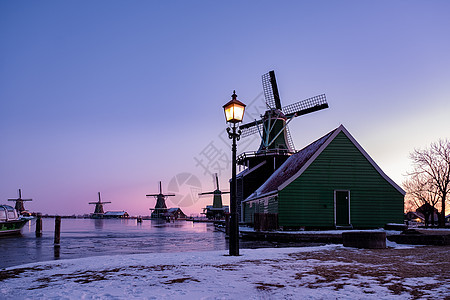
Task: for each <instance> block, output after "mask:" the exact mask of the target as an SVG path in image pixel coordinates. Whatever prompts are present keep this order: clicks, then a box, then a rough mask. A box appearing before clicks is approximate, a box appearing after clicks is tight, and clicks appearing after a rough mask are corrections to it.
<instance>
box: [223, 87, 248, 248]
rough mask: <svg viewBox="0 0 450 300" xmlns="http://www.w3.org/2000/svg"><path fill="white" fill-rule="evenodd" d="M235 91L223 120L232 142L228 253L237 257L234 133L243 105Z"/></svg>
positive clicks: (237, 224) (235, 138) (225, 107)
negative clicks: (228, 124) (225, 122)
mask: <svg viewBox="0 0 450 300" xmlns="http://www.w3.org/2000/svg"><path fill="white" fill-rule="evenodd" d="M236 97H237V96H236V91H233V95H232V96H231V98H232V99H231V101H229V102H228V103H227V104H225V105H224V106H223V109H224V111H225V119H226V121H227V123H231V125H232V127H231V128H230V127H228V128H227V132H228V137H229V138H230V139H232V140H233V144H232V147H231V149H232V163H231V171H232V177H231V191H230V210H231V211H230V213H231V218H230V238H229V240H228V242H229V246H228V248H229V251H230V252H229V253H230V255H234V256H237V255H239V221H238V211H237V203H236V202H237V200H236V140H238V141H239V139H240V136H241V131H240V130H237V131H236V124H237V123H239V122H242V119H243V117H244V110H245V104H244V103H242V102H240V101H239V100H237V99H236Z"/></svg>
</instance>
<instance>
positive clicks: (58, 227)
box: [54, 216, 61, 247]
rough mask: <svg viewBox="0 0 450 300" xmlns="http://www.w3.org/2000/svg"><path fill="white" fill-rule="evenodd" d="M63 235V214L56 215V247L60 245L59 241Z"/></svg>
mask: <svg viewBox="0 0 450 300" xmlns="http://www.w3.org/2000/svg"><path fill="white" fill-rule="evenodd" d="M60 237H61V216H56V217H55V242H54V244H55V247H59V241H60Z"/></svg>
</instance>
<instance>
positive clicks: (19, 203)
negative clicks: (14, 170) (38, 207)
mask: <svg viewBox="0 0 450 300" xmlns="http://www.w3.org/2000/svg"><path fill="white" fill-rule="evenodd" d="M8 201H15V202H16V205H14V208H15V209H16V211H17V213H19V214H22V212H24V211H25V206H24V205H23V202H24V201H33V199H22V190H21V189H19V198H17V199H8Z"/></svg>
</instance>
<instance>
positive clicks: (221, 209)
mask: <svg viewBox="0 0 450 300" xmlns="http://www.w3.org/2000/svg"><path fill="white" fill-rule="evenodd" d="M213 181H214V186H215V190H214V191H212V192H204V193H199V194H198V195H199V196H204V195H213V205H208V206H206V208H204V209H203V214H205V215H206V217H207V218H208V219H221V218H223V216H224V214H225V213H227V212H228V211H229V209H228V206H223V204H222V195H223V194H229V193H230V192H229V191H228V192H222V191H221V190H220V188H219V177H218V176H217V173H215V174H214V177H213Z"/></svg>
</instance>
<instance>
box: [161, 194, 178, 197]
mask: <svg viewBox="0 0 450 300" xmlns="http://www.w3.org/2000/svg"><path fill="white" fill-rule="evenodd" d="M163 196H164V197H175V196H176V195H175V194H166V195H163Z"/></svg>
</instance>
